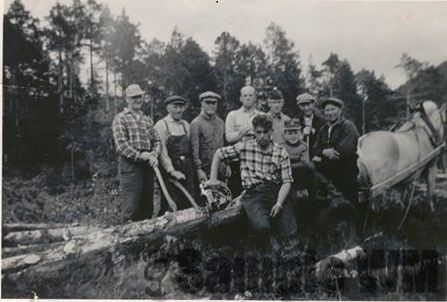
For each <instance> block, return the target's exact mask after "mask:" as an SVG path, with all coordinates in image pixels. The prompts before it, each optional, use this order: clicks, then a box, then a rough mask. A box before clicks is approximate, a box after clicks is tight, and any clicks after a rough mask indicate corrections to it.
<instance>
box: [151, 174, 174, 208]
mask: <svg viewBox="0 0 447 302" xmlns="http://www.w3.org/2000/svg"><path fill="white" fill-rule="evenodd" d="M152 168H153V169H154V172H155V175H156V177H157V179H158V183H159V184H160V187H161V190H162V191H163V194H164V196H165V197H166V200H167V201H168V204H169V207H170V208H171V209H172V211H174V212H176V211H177V205H176V204H175V202H174V200H173V199H172V197H171V195H170V194H169V192H168V189H166V185H165V182H164V180H163V177H162V176H161V173H160V170H159V169H158V167H152Z"/></svg>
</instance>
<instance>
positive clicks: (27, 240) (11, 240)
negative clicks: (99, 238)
mask: <svg viewBox="0 0 447 302" xmlns="http://www.w3.org/2000/svg"><path fill="white" fill-rule="evenodd" d="M98 230H99V228H98V227H95V226H77V227H64V228H56V229H39V230H28V231H19V232H10V233H8V234H6V235H5V236H4V237H3V244H4V245H6V246H18V245H29V244H38V243H50V242H57V241H67V240H70V239H72V238H73V237H76V236H80V235H84V234H88V233H93V232H96V231H98Z"/></svg>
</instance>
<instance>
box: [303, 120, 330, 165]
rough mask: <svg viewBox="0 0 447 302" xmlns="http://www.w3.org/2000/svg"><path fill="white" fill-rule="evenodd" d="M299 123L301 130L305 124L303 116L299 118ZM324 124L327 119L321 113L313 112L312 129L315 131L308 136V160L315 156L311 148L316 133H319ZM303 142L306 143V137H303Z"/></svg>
mask: <svg viewBox="0 0 447 302" xmlns="http://www.w3.org/2000/svg"><path fill="white" fill-rule="evenodd" d="M299 121H300V125H301V128H302V129H304V127H305V126H306V124H305V120H304V116H303V115H301V116H299ZM326 123H327V119H326V118H325V117H324V116H322V115H321V113H319V112H314V116H313V118H312V128H313V129H315V131H314V132H313V133H311V134H310V135H309V149H310V151H309V153H310V154H309V155H310V156H309V157H310V159H312V158H313V157H314V156H315V150H314V148H313V147H314V145H315V141H316V138H317V135H318V132H320V129H321V127H322V126H323V125H324V124H326ZM304 141H305V142H307V137H306V136H305V137H304Z"/></svg>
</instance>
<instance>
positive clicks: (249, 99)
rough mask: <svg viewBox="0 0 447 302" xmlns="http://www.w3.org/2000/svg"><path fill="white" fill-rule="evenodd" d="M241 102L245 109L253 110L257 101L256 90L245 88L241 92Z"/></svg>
mask: <svg viewBox="0 0 447 302" xmlns="http://www.w3.org/2000/svg"><path fill="white" fill-rule="evenodd" d="M240 100H241V103H242V105H243V106H244V107H245V108H252V107H253V105H254V104H255V101H256V95H255V90H254V89H253V88H252V87H245V88H244V89H242V91H241V97H240Z"/></svg>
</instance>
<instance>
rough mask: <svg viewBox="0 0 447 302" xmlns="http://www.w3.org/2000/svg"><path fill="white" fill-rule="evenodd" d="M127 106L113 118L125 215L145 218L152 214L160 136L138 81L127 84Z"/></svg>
mask: <svg viewBox="0 0 447 302" xmlns="http://www.w3.org/2000/svg"><path fill="white" fill-rule="evenodd" d="M125 94H126V103H127V107H126V108H125V109H124V110H123V111H122V112H120V113H118V114H117V115H116V117H115V119H114V120H113V124H112V130H113V138H114V141H115V146H116V151H117V152H118V155H119V156H118V170H119V179H120V185H121V192H122V194H123V199H124V203H123V205H124V206H123V218H124V222H126V221H129V220H133V221H136V220H142V219H147V218H151V217H152V211H153V188H154V179H153V171H152V168H151V167H157V165H158V156H159V155H160V150H161V145H160V139H159V137H158V135H157V133H156V131H155V130H154V128H153V125H154V123H153V121H152V119H151V118H150V117H148V116H146V115H145V114H144V113H143V111H141V106H142V105H143V95H144V92H143V90H141V88H140V86H138V85H136V84H132V85H129V86H128V87H127V88H126V92H125Z"/></svg>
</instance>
